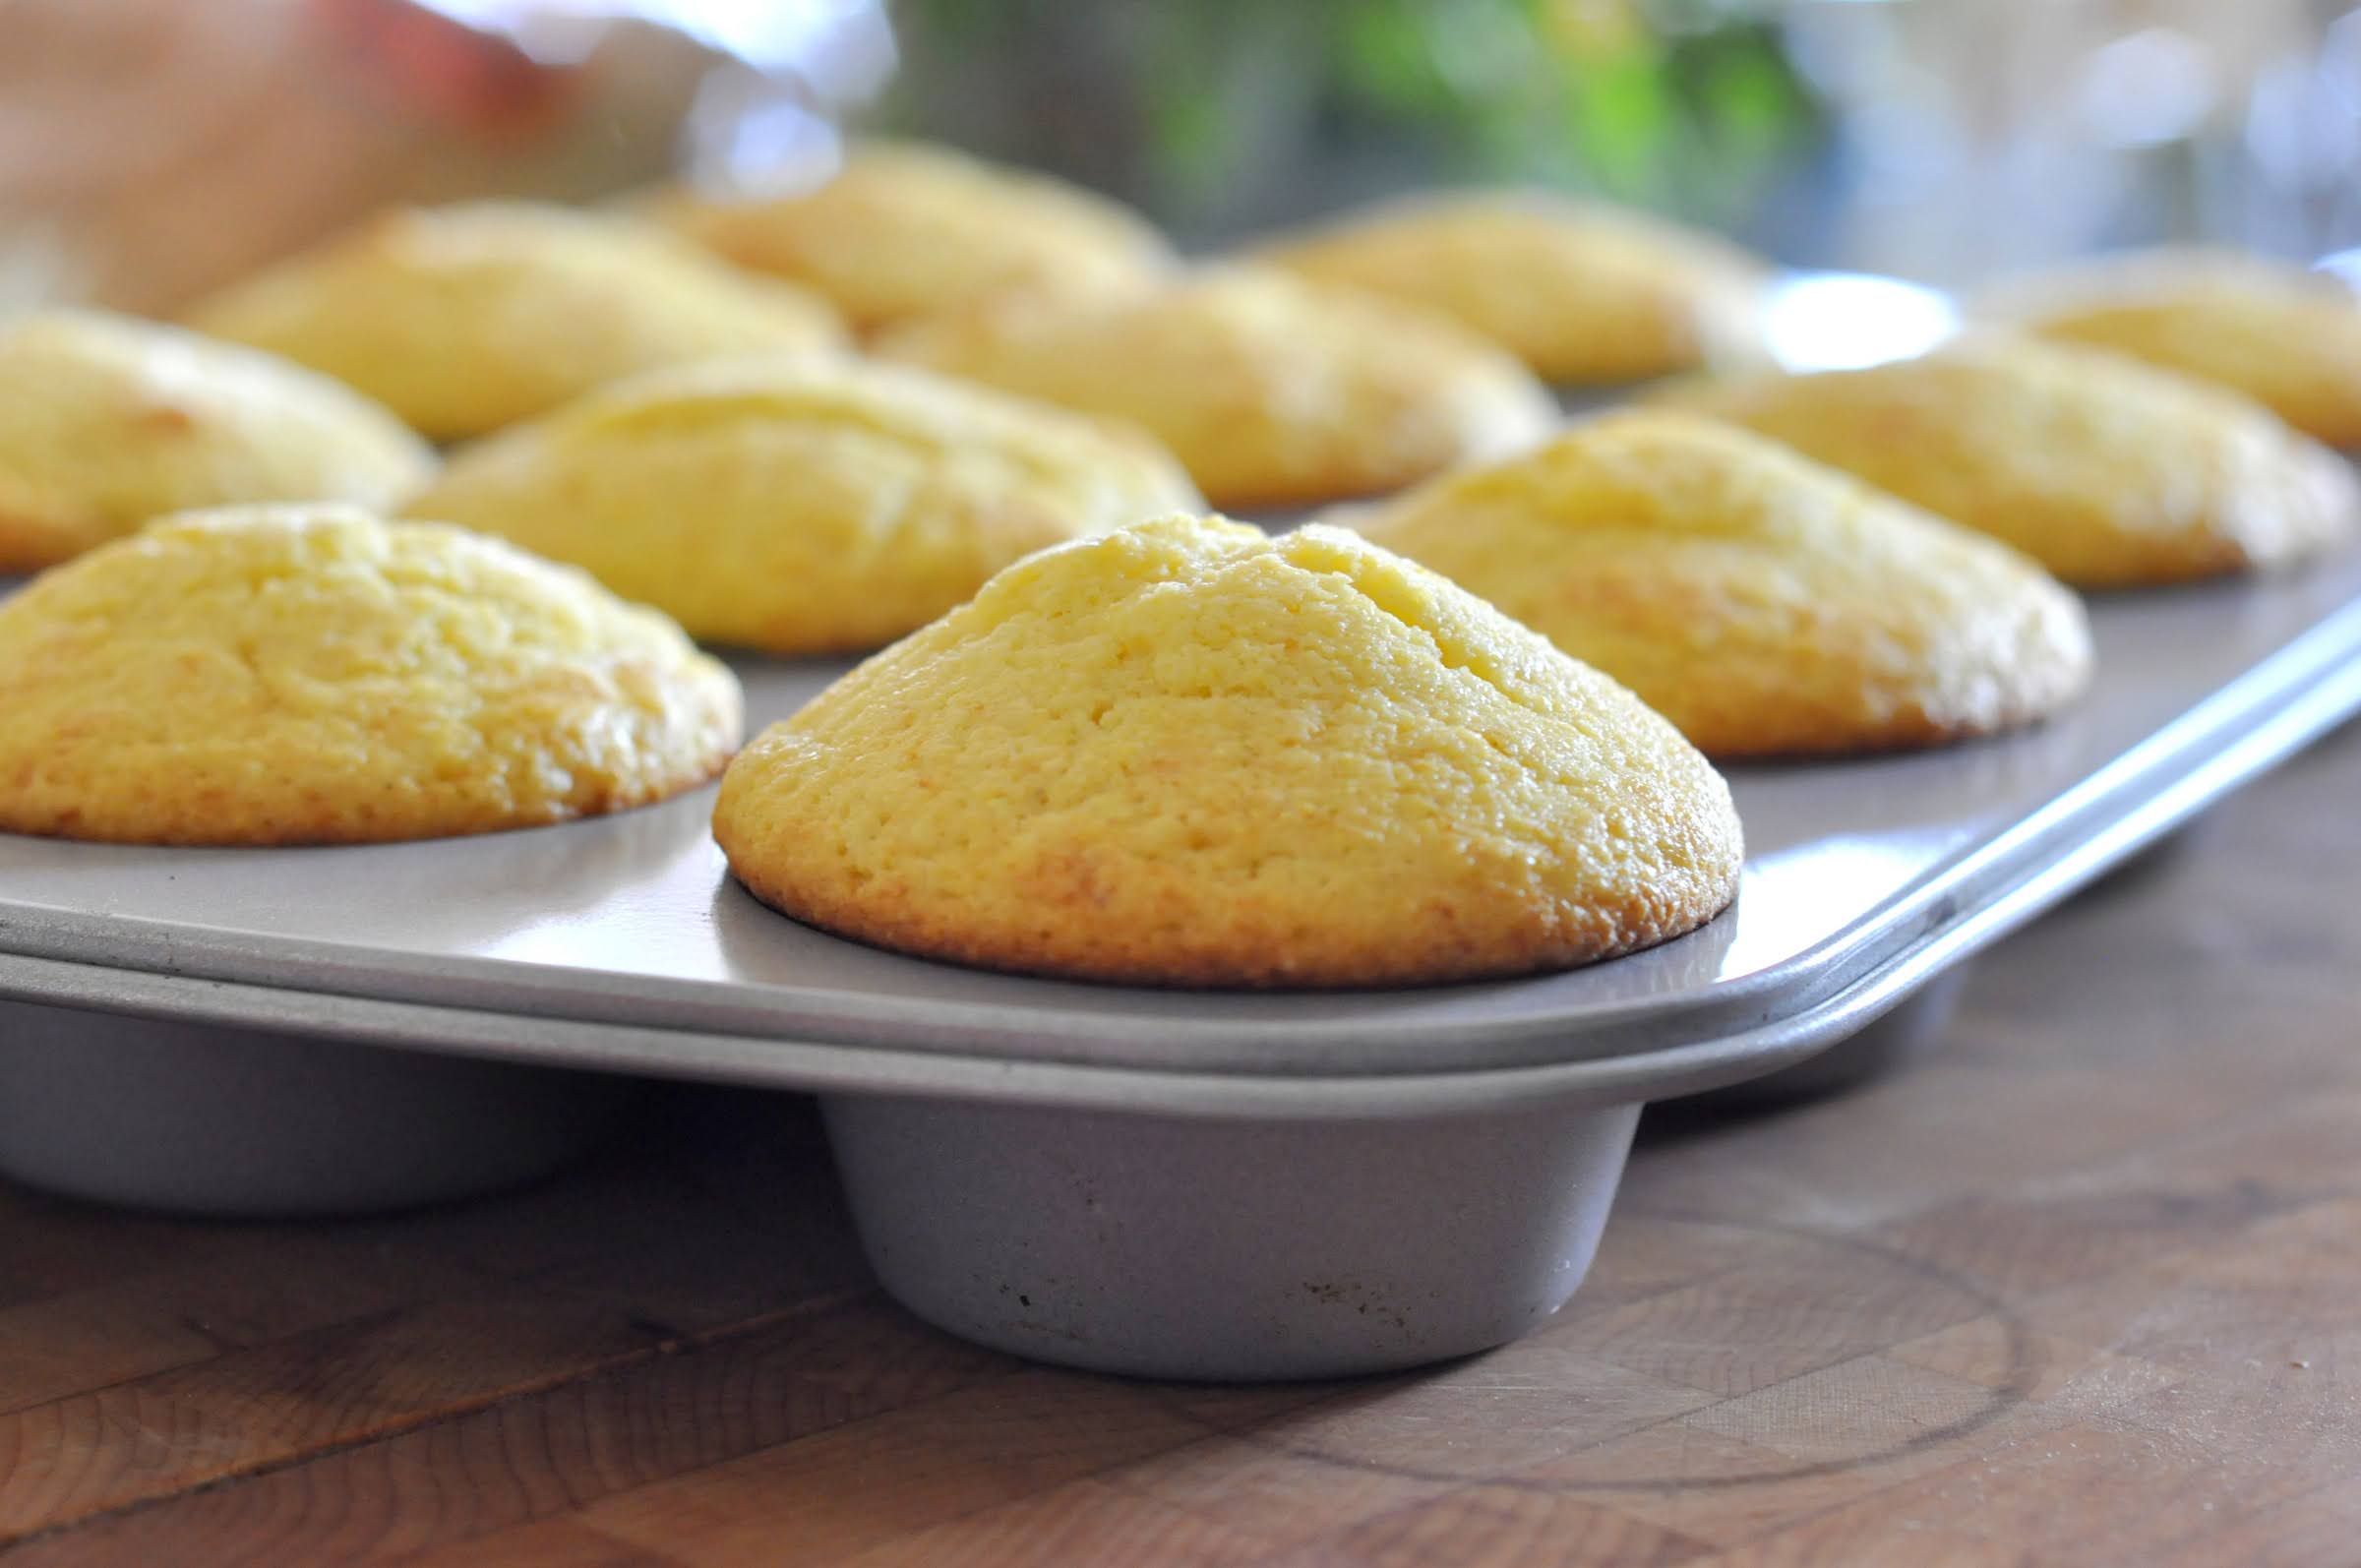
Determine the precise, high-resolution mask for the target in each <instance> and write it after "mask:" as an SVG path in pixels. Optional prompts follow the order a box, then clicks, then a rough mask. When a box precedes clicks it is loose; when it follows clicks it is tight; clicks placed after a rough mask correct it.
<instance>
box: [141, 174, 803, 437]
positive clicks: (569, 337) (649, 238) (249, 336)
mask: <svg viewBox="0 0 2361 1568" xmlns="http://www.w3.org/2000/svg"><path fill="white" fill-rule="evenodd" d="M188 320H189V322H190V324H191V325H192V326H194V327H196V328H197V329H198V330H199V331H201V332H209V333H211V334H212V335H213V336H216V337H225V338H230V339H233V340H235V341H238V342H242V343H251V344H253V345H254V346H255V347H257V348H265V349H269V350H271V351H272V352H273V353H277V354H282V355H284V356H286V357H287V358H289V359H292V360H295V361H296V362H297V363H299V364H304V365H309V366H311V367H312V368H313V369H315V370H318V371H321V372H324V373H325V374H327V375H330V376H333V377H335V378H336V379H337V380H338V381H341V382H344V383H346V384H348V385H350V386H353V387H357V388H359V389H360V390H361V391H362V392H367V393H368V394H369V395H371V396H373V397H375V398H377V399H378V400H379V401H381V402H383V403H384V404H386V406H387V407H389V408H391V409H393V411H394V412H395V413H396V414H398V415H400V416H401V418H402V419H404V420H406V421H407V422H408V423H409V425H410V426H411V428H413V429H415V430H417V431H419V432H420V433H421V434H423V435H426V436H428V437H431V438H432V439H434V440H437V441H456V440H460V439H463V438H465V437H469V436H477V435H481V434H483V433H484V432H486V431H490V430H497V429H499V428H500V427H502V426H504V425H510V424H514V423H515V422H516V421H517V420H520V419H529V418H531V417H532V416H533V415H535V414H539V413H545V412H547V411H548V410H549V409H552V408H554V407H556V406H557V405H558V404H560V403H562V402H565V401H566V400H568V399H569V398H572V397H575V396H578V395H579V394H581V393H582V392H588V391H589V390H590V389H591V388H593V387H597V386H600V385H602V384H604V383H606V382H610V381H613V380H615V379H616V378H618V377H621V376H627V375H630V374H632V373H634V372H636V371H641V370H648V369H652V368H654V367H655V366H658V365H669V364H675V363H678V362H680V361H683V360H691V359H704V358H709V357H711V356H713V355H716V354H743V353H757V352H799V351H810V350H815V349H830V348H836V347H839V346H841V345H842V344H843V342H844V340H845V336H844V330H843V326H842V324H841V323H840V322H839V321H838V320H837V317H836V313H835V311H834V310H833V309H831V308H830V307H829V306H828V305H827V304H825V303H824V302H823V301H821V300H820V299H818V298H817V296H814V295H812V294H808V293H806V292H805V291H803V290H802V289H799V288H795V287H793V286H791V285H789V284H787V283H783V282H780V281H778V280H777V279H774V278H767V277H757V276H755V275H754V274H752V273H748V272H742V271H738V270H736V269H735V268H732V267H729V266H727V265H725V264H724V263H722V262H719V261H717V260H715V259H714V258H713V257H711V256H708V255H706V254H705V253H703V252H702V251H700V250H698V249H697V248H696V246H693V245H690V244H688V243H686V242H685V241H682V240H680V239H678V238H676V237H675V236H673V235H671V234H668V233H666V232H665V231H663V230H662V229H660V228H657V227H655V226H653V225H651V224H646V223H639V222H635V221H633V220H631V219H628V218H624V217H619V216H613V215H608V214H602V213H595V212H583V211H572V210H570V209H566V208H561V207H543V206H536V205H533V204H530V203H523V202H478V203H469V204H464V205H460V206H455V207H441V208H417V209H410V210H406V211H392V212H387V213H383V214H381V215H380V216H378V217H376V218H374V219H372V220H370V221H368V222H366V223H364V224H362V225H361V226H360V227H358V228H357V229H354V230H352V231H351V232H349V233H347V234H345V235H343V236H342V237H341V238H338V239H334V240H331V241H330V242H329V243H328V244H326V245H325V246H322V247H321V248H319V249H317V250H314V251H309V252H306V253H305V254H303V255H300V256H296V257H293V258H290V259H289V260H287V261H284V262H281V263H279V264H278V265H276V266H274V267H272V268H268V269H266V270H265V271H262V272H260V273H258V274H256V275H255V276H253V277H251V278H248V279H247V280H245V281H244V282H241V283H237V284H235V285H233V286H231V287H230V288H228V289H225V290H223V291H222V292H220V293H218V294H215V295H214V296H212V298H211V299H208V300H205V301H203V302H201V303H200V304H198V305H197V306H196V307H195V308H194V309H193V310H192V311H191V312H190V313H189V316H188Z"/></svg>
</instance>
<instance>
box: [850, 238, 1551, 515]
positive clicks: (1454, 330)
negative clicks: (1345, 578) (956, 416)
mask: <svg viewBox="0 0 2361 1568" xmlns="http://www.w3.org/2000/svg"><path fill="white" fill-rule="evenodd" d="M878 348H879V351H880V352H881V353H884V354H886V355H888V356H889V357H893V358H899V359H907V360H911V361H913V362H916V363H918V364H923V365H929V366H932V367H934V368H935V369H937V370H941V371H946V372H948V373H950V374H952V375H956V376H966V377H969V378H971V379H973V380H976V381H982V382H988V383H991V384H992V385H994V386H998V387H1003V388H1006V389H1007V390H1008V391H1010V392H1022V393H1025V394H1027V395H1029V396H1034V397H1040V398H1044V399H1046V400H1048V401H1050V402H1055V403H1062V404H1064V405H1066V406H1067V407H1070V408H1078V409H1081V410H1083V411H1085V412H1088V413H1095V414H1106V415H1112V416H1115V417H1118V418H1122V419H1127V420H1130V421H1131V422H1133V423H1135V424H1137V425H1140V426H1141V427H1143V428H1145V429H1146V430H1147V431H1148V432H1149V433H1150V434H1152V435H1154V436H1156V437H1157V438H1158V439H1160V440H1161V441H1163V443H1164V444H1165V445H1166V446H1167V447H1169V448H1171V449H1172V451H1173V452H1174V454H1175V455H1177V456H1178V457H1179V458H1180V459H1181V463H1182V464H1183V465H1184V466H1185V467H1186V468H1187V469H1188V471H1189V475H1190V477H1192V478H1193V479H1195V481H1196V483H1197V488H1198V489H1199V490H1201V491H1203V492H1204V493H1205V496H1206V498H1207V499H1208V500H1210V501H1211V502H1212V503H1213V504H1214V505H1215V506H1217V507H1227V508H1232V509H1236V510H1240V511H1250V510H1254V509H1258V508H1270V507H1293V506H1303V505H1308V504H1312V503H1317V502H1322V501H1334V500H1339V499H1342V498H1345V497H1349V496H1362V495H1373V494H1376V493H1379V492H1382V491H1387V490H1393V489H1398V488H1400V487H1401V486H1403V485H1406V484H1411V483H1414V482H1416V481H1417V480H1420V479H1423V478H1425V477H1426V476H1427V475H1429V474H1432V473H1436V472H1439V471H1440V470H1442V469H1444V468H1447V467H1450V466H1451V465H1453V464H1454V463H1459V462H1466V461H1469V460H1471V459H1477V458H1482V457H1487V456H1493V455H1498V454H1501V453H1504V452H1510V451H1514V450H1516V449H1517V448H1519V447H1523V446H1528V445H1530V444H1532V443H1533V442H1535V441H1538V440H1540V439H1541V438H1542V436H1543V435H1544V434H1545V433H1546V432H1547V431H1548V430H1549V428H1550V427H1551V426H1552V425H1554V424H1555V423H1556V408H1555V406H1554V404H1552V403H1551V401H1550V400H1549V396H1548V393H1547V392H1544V390H1543V388H1542V386H1541V384H1540V383H1539V382H1537V381H1535V380H1534V379H1533V377H1532V375H1531V374H1530V373H1528V372H1527V371H1526V370H1525V369H1524V368H1523V367H1522V366H1520V365H1519V364H1518V363H1517V362H1516V361H1515V360H1514V359H1513V358H1511V357H1510V356H1509V355H1508V354H1507V353H1505V352H1504V351H1502V350H1501V349H1499V348H1497V347H1495V346H1494V345H1492V344H1490V343H1487V342H1485V341H1484V340H1483V338H1481V337H1478V336H1477V335H1476V334H1474V333H1472V332H1468V331H1467V330H1466V329H1464V328H1461V327H1459V326H1457V325H1455V324H1454V323H1452V322H1450V321H1447V320H1445V319H1443V318H1441V317H1438V316H1434V315H1430V314H1428V313H1426V312H1423V311H1420V310H1417V309H1415V308H1414V307H1410V306H1405V305H1400V304H1397V303H1394V302H1392V301H1388V300H1383V299H1379V298H1377V297H1375V296H1374V295H1369V294H1362V293H1360V292H1358V291H1355V290H1350V289H1339V288H1331V287H1326V286H1323V285H1320V284H1315V283H1307V282H1304V281H1302V280H1301V279H1299V278H1295V277H1291V276H1289V275H1288V274H1287V273H1284V272H1280V271H1272V270H1268V269H1260V268H1250V267H1219V268H1211V269H1207V270H1205V271H1200V272H1197V273H1194V274H1191V275H1190V276H1188V277H1186V278H1185V279H1183V280H1181V281H1179V282H1176V283H1172V284H1167V285H1164V286H1159V287H1150V288H1144V289H1140V290H1135V291H1131V292H1127V293H1123V294H1120V295H1115V296H1098V297H1094V298H1091V299H1085V300H1059V301H1050V300H1040V299H1030V298H1017V299H1007V300H1003V301H1001V302H999V303H998V304H995V305H991V306H986V307H984V308H981V309H978V310H975V311H970V312H966V313H963V314H958V315H952V316H942V317H937V318H934V319H932V320H929V321H925V322H921V323H919V324H917V325H916V326H913V327H911V328H908V329H905V330H903V331H901V332H893V333H889V334H887V335H886V336H885V337H884V338H883V339H882V340H881V341H880V343H879V344H878Z"/></svg>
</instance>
